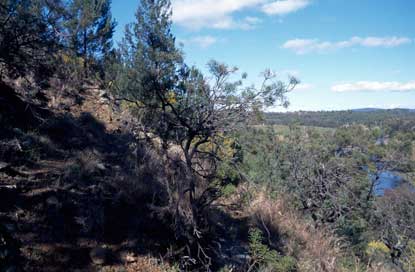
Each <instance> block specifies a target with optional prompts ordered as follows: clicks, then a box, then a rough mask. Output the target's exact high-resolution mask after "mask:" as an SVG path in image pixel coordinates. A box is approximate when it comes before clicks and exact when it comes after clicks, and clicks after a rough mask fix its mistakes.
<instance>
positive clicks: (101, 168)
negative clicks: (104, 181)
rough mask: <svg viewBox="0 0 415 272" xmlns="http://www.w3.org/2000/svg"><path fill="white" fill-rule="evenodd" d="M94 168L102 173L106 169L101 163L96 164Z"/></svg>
mask: <svg viewBox="0 0 415 272" xmlns="http://www.w3.org/2000/svg"><path fill="white" fill-rule="evenodd" d="M96 167H97V169H99V170H102V171H105V170H106V169H107V168H106V167H105V165H104V164H103V163H97V165H96Z"/></svg>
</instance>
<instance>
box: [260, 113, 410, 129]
mask: <svg viewBox="0 0 415 272" xmlns="http://www.w3.org/2000/svg"><path fill="white" fill-rule="evenodd" d="M398 119H399V122H397V120H398ZM265 121H266V123H267V124H270V125H291V124H298V125H303V126H317V127H331V128H334V127H340V126H344V125H350V124H364V125H368V126H376V125H381V124H392V125H402V124H404V125H407V126H408V127H411V126H412V127H414V126H415V109H379V108H362V109H353V110H345V111H317V112H315V111H299V112H288V113H276V112H271V113H266V114H265Z"/></svg>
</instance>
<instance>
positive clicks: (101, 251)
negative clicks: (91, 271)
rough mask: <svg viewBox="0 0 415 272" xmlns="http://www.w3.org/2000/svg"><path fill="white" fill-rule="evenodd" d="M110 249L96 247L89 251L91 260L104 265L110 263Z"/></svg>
mask: <svg viewBox="0 0 415 272" xmlns="http://www.w3.org/2000/svg"><path fill="white" fill-rule="evenodd" d="M109 256H110V251H109V249H107V248H103V247H95V248H93V249H92V250H91V252H90V253H89V257H90V258H91V261H92V262H93V263H94V264H96V265H104V264H107V263H108V259H109Z"/></svg>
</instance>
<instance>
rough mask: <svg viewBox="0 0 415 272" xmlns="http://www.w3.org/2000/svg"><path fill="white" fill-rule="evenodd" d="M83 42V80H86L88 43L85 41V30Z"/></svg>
mask: <svg viewBox="0 0 415 272" xmlns="http://www.w3.org/2000/svg"><path fill="white" fill-rule="evenodd" d="M83 38H84V40H83V45H84V76H85V78H88V51H87V50H88V46H87V45H88V41H87V36H86V30H84V37H83Z"/></svg>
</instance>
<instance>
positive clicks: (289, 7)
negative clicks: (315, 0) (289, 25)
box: [262, 0, 310, 15]
mask: <svg viewBox="0 0 415 272" xmlns="http://www.w3.org/2000/svg"><path fill="white" fill-rule="evenodd" d="M309 4H310V1H309V0H281V1H275V2H272V3H267V4H264V5H263V6H262V11H263V12H265V13H266V14H268V15H285V14H288V13H292V12H296V11H297V10H300V9H303V8H305V7H307V6H308V5H309Z"/></svg>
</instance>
